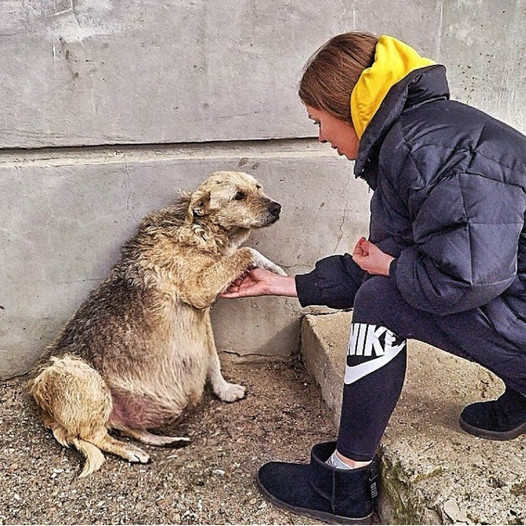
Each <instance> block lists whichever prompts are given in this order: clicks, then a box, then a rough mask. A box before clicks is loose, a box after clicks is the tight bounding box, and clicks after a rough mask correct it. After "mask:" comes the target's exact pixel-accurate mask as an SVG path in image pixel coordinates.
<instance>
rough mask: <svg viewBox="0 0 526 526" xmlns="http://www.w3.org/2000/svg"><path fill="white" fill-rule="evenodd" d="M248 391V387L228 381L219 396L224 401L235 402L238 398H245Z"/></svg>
mask: <svg viewBox="0 0 526 526" xmlns="http://www.w3.org/2000/svg"><path fill="white" fill-rule="evenodd" d="M246 392H247V388H246V387H245V386H243V385H239V384H229V383H227V384H226V385H225V386H224V388H223V389H221V392H220V393H219V398H220V399H221V400H223V402H235V401H236V400H241V398H244V396H245V394H246Z"/></svg>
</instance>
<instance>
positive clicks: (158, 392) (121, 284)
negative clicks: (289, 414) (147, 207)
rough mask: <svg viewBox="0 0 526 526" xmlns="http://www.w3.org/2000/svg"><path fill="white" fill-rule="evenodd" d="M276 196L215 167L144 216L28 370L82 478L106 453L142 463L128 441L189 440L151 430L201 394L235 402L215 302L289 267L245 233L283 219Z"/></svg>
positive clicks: (241, 391) (237, 391) (239, 393)
mask: <svg viewBox="0 0 526 526" xmlns="http://www.w3.org/2000/svg"><path fill="white" fill-rule="evenodd" d="M280 210H281V205H279V203H276V202H275V201H272V200H271V199H269V198H268V197H267V196H265V194H264V193H263V191H262V189H261V186H260V185H259V184H258V182H257V181H256V179H255V178H254V177H252V176H250V175H248V174H245V173H242V172H216V173H214V174H212V176H211V177H209V178H208V179H207V180H206V181H205V182H204V183H203V184H202V185H201V186H200V187H199V188H198V189H197V190H196V191H195V192H193V193H192V194H191V195H183V196H182V197H181V199H180V200H179V201H178V202H177V203H176V204H175V205H173V206H171V207H168V208H166V209H164V210H161V211H159V212H155V213H152V214H150V215H148V216H147V217H146V218H144V219H143V221H142V222H141V224H140V225H139V229H138V232H137V233H136V235H135V236H134V237H133V238H132V239H131V240H130V241H128V243H127V244H126V245H125V246H124V247H123V249H122V257H121V259H120V261H119V262H118V263H117V264H116V265H115V266H114V267H113V269H112V272H111V276H110V277H109V278H108V279H107V280H106V281H104V282H103V283H102V284H101V285H100V286H99V287H98V288H97V289H96V290H94V291H93V292H92V293H91V294H90V296H89V297H88V298H87V300H86V301H85V302H84V303H83V304H82V305H81V307H80V308H79V310H78V311H77V312H76V314H75V315H74V316H73V318H72V319H71V320H70V321H69V322H68V324H67V325H66V327H65V328H64V330H63V331H62V333H61V334H60V335H59V337H58V338H57V339H56V340H55V341H54V342H53V343H52V344H51V345H50V346H49V348H48V349H47V351H46V353H45V354H44V357H43V358H42V359H41V360H40V362H39V363H38V364H37V366H36V367H35V369H34V371H33V374H32V378H31V380H30V381H29V389H30V392H31V394H32V395H33V397H34V398H35V400H36V402H37V404H38V406H39V408H40V409H41V412H42V418H43V421H44V425H45V426H46V427H48V428H49V429H51V431H52V432H53V435H54V436H55V438H56V439H57V440H58V442H60V444H62V445H64V446H74V447H75V448H76V449H78V450H79V451H80V452H81V453H82V454H83V455H84V456H85V458H86V462H85V465H84V469H83V470H82V473H81V474H80V476H81V477H85V476H87V475H89V474H90V473H92V472H93V471H95V470H97V469H98V468H100V466H101V464H102V463H103V462H104V455H103V454H102V451H105V452H108V453H113V454H115V455H118V456H120V457H123V458H125V459H126V460H128V461H129V462H142V463H145V462H148V461H149V456H148V454H147V453H146V452H144V451H143V450H142V449H140V448H138V447H136V446H135V445H132V444H129V443H125V442H123V441H119V440H117V439H115V438H113V437H112V436H111V435H110V434H109V433H108V430H112V429H113V430H118V431H119V432H120V433H122V434H124V435H126V436H129V437H133V438H135V439H137V440H139V441H141V442H144V443H146V444H150V445H156V446H163V445H172V444H181V443H184V442H186V441H187V440H188V439H187V438H185V437H167V436H161V435H158V434H153V433H150V432H149V431H148V430H149V429H156V428H159V427H162V426H165V425H169V424H173V423H174V422H175V421H176V420H177V419H178V418H179V417H180V416H181V415H182V413H183V411H184V410H185V409H186V408H187V407H189V406H191V405H193V404H195V403H196V402H197V401H198V400H199V399H200V397H201V395H202V393H203V389H204V386H205V383H206V380H207V379H208V380H209V381H210V383H211V385H212V389H213V391H214V393H215V394H216V395H217V396H218V397H219V398H220V399H222V400H224V401H227V402H233V401H235V400H238V399H240V398H242V397H243V396H244V395H245V388H244V387H243V386H241V385H236V384H231V383H228V382H226V381H225V379H224V378H223V376H222V374H221V369H220V363H219V358H218V355H217V351H216V347H215V343H214V336H213V333H212V327H211V324H210V312H209V311H210V306H211V305H212V303H213V302H214V300H215V299H216V298H217V296H218V294H219V293H220V292H222V291H223V290H225V289H226V288H227V287H228V285H229V284H230V283H231V282H232V281H233V280H234V279H236V278H237V277H238V276H239V275H240V274H242V273H243V272H244V271H245V270H246V269H248V268H250V267H254V266H259V267H264V268H267V269H270V270H272V271H274V272H276V273H279V274H284V272H283V271H282V270H281V268H279V267H278V266H276V265H275V264H274V263H272V262H271V261H269V260H268V259H267V258H265V257H264V256H262V255H261V254H260V253H259V252H257V251H256V250H254V249H252V248H248V247H243V248H239V246H240V244H241V243H242V242H243V241H245V239H246V238H247V236H248V234H249V232H250V230H252V229H254V228H261V227H265V226H268V225H270V224H272V223H274V222H275V221H277V219H278V218H279V214H280Z"/></svg>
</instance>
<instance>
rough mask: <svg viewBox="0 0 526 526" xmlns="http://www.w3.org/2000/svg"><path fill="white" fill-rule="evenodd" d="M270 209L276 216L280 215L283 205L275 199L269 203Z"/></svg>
mask: <svg viewBox="0 0 526 526" xmlns="http://www.w3.org/2000/svg"><path fill="white" fill-rule="evenodd" d="M268 211H269V212H270V213H271V214H272V215H273V216H275V217H278V216H279V213H280V212H281V205H280V204H279V203H276V202H275V201H272V202H271V203H270V204H269V205H268Z"/></svg>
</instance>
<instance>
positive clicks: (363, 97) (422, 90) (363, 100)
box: [351, 35, 449, 176]
mask: <svg viewBox="0 0 526 526" xmlns="http://www.w3.org/2000/svg"><path fill="white" fill-rule="evenodd" d="M448 98H449V88H448V85H447V80H446V75H445V68H444V66H441V65H438V64H436V63H435V62H433V61H432V60H430V59H428V58H424V57H422V56H420V55H419V54H418V53H417V52H416V51H415V50H414V49H413V48H412V47H410V46H408V45H407V44H404V43H403V42H400V41H399V40H397V39H396V38H393V37H390V36H387V35H383V36H381V37H380V38H379V39H378V43H377V45H376V51H375V57H374V62H373V64H372V65H371V66H370V67H369V68H367V69H365V70H364V71H363V72H362V74H361V76H360V78H359V79H358V82H357V83H356V85H355V87H354V89H353V91H352V94H351V116H352V121H353V125H354V128H355V130H356V133H357V135H358V137H359V139H360V150H359V152H358V159H357V160H356V163H355V167H354V172H355V174H356V176H360V175H361V174H362V172H363V171H364V166H365V163H366V162H367V160H368V159H369V158H370V157H372V156H374V150H375V149H376V146H378V145H379V143H380V142H381V140H382V139H383V138H384V137H385V134H386V133H387V131H388V130H389V128H390V127H391V125H392V124H393V123H394V121H395V120H396V119H397V118H398V117H399V116H400V115H401V113H402V112H403V111H404V110H405V109H407V108H409V107H413V106H416V105H420V104H424V103H426V102H430V101H433V100H443V99H448Z"/></svg>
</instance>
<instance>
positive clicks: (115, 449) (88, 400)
mask: <svg viewBox="0 0 526 526" xmlns="http://www.w3.org/2000/svg"><path fill="white" fill-rule="evenodd" d="M29 390H30V393H31V394H32V395H33V397H34V398H35V401H36V402H37V404H38V405H39V407H40V408H41V409H42V416H43V420H44V425H45V426H46V427H48V428H49V429H51V431H52V432H53V435H54V436H55V438H56V439H57V441H58V442H59V443H60V444H62V445H64V446H70V445H72V446H74V447H75V448H76V449H78V450H79V451H80V453H82V455H84V456H85V457H86V465H85V466H84V469H83V471H82V473H81V476H87V475H89V474H90V473H93V471H95V470H97V469H98V468H100V466H101V465H102V463H103V462H104V455H103V454H102V452H101V451H100V450H103V451H107V452H109V453H114V454H116V455H119V456H121V457H123V458H125V459H126V460H128V461H130V462H148V461H149V457H148V455H147V454H146V453H145V452H144V451H142V450H140V449H139V448H136V447H135V446H131V445H128V444H125V443H124V442H118V441H117V440H115V439H113V438H111V437H110V436H109V435H108V431H107V429H106V425H107V422H108V418H109V416H110V414H111V411H112V408H113V406H112V399H111V394H110V390H109V388H108V386H107V385H106V383H105V381H104V380H103V378H102V377H101V375H100V374H99V373H98V372H97V371H96V370H95V369H93V368H92V367H91V366H90V365H89V364H87V363H86V362H85V361H83V360H81V359H79V358H76V357H73V356H63V357H61V358H56V357H54V358H52V359H51V364H50V365H49V366H47V367H45V368H43V369H42V370H41V371H40V372H39V374H38V375H37V376H36V377H35V378H34V379H33V380H31V382H30V384H29Z"/></svg>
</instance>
